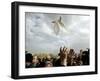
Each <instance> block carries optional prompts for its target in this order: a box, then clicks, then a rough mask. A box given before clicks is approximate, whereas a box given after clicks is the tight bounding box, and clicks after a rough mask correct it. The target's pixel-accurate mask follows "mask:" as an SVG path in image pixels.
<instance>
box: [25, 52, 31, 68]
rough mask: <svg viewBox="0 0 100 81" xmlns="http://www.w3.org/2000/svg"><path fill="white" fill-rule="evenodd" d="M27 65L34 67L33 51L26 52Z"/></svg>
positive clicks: (27, 66)
mask: <svg viewBox="0 0 100 81" xmlns="http://www.w3.org/2000/svg"><path fill="white" fill-rule="evenodd" d="M25 67H26V68H31V67H32V54H31V53H26V54H25Z"/></svg>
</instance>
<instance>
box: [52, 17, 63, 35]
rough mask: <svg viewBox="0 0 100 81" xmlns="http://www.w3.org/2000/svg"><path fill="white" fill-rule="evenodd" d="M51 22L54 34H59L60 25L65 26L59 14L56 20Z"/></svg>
mask: <svg viewBox="0 0 100 81" xmlns="http://www.w3.org/2000/svg"><path fill="white" fill-rule="evenodd" d="M52 23H54V32H55V34H56V35H58V34H59V32H60V27H65V26H64V24H63V22H62V18H61V16H60V18H59V19H58V20H55V21H52Z"/></svg>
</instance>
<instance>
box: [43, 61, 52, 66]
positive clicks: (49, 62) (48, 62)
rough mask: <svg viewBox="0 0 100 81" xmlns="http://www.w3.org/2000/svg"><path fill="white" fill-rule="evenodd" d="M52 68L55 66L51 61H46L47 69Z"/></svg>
mask: <svg viewBox="0 0 100 81" xmlns="http://www.w3.org/2000/svg"><path fill="white" fill-rule="evenodd" d="M52 66H53V64H52V62H51V61H46V62H45V67H52Z"/></svg>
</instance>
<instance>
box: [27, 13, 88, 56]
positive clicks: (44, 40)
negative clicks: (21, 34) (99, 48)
mask: <svg viewBox="0 0 100 81" xmlns="http://www.w3.org/2000/svg"><path fill="white" fill-rule="evenodd" d="M60 16H61V17H62V22H63V23H64V25H65V28H61V29H60V32H59V34H58V35H56V34H55V32H54V24H53V23H52V21H54V20H57V19H59V17H60ZM25 25H26V30H25V33H26V38H25V49H26V51H28V52H31V53H40V52H41V53H54V54H57V53H58V52H59V48H60V47H61V46H66V47H68V48H74V49H75V51H76V52H79V50H80V49H86V48H89V40H90V33H89V31H90V17H89V15H75V14H74V15H73V14H66V15H64V14H46V13H33V12H26V13H25Z"/></svg>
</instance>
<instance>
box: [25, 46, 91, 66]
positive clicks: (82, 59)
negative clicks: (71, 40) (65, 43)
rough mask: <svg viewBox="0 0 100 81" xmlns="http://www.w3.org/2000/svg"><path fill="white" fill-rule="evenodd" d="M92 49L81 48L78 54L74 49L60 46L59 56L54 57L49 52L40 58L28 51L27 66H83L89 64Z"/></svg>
mask: <svg viewBox="0 0 100 81" xmlns="http://www.w3.org/2000/svg"><path fill="white" fill-rule="evenodd" d="M89 54H90V50H89V49H88V48H87V50H82V49H81V50H80V52H79V53H78V54H77V53H76V52H75V50H74V49H68V48H66V47H60V50H59V54H58V55H57V57H52V56H50V55H49V54H48V55H47V56H46V57H45V58H40V57H38V56H37V55H32V54H31V53H28V52H26V54H25V67H26V68H35V67H59V66H60V67H61V66H81V65H89Z"/></svg>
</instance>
